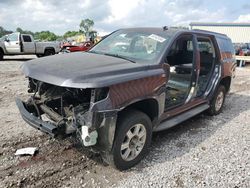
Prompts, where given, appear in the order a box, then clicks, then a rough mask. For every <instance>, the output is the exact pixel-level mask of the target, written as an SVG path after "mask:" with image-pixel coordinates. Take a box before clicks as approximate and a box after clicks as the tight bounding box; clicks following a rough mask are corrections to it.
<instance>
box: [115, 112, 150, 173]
mask: <svg viewBox="0 0 250 188" xmlns="http://www.w3.org/2000/svg"><path fill="white" fill-rule="evenodd" d="M151 138H152V123H151V120H150V119H149V117H148V116H147V115H146V114H144V113H143V112H140V111H136V110H130V111H127V113H124V114H122V117H120V118H119V120H118V123H117V131H116V135H115V141H114V145H113V150H112V152H113V159H114V165H115V166H116V168H118V169H119V170H126V169H129V168H131V167H133V166H134V165H136V164H137V163H138V162H140V161H141V160H142V158H143V157H144V156H145V155H146V153H147V149H148V147H149V146H150V143H151Z"/></svg>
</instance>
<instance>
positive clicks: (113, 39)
mask: <svg viewBox="0 0 250 188" xmlns="http://www.w3.org/2000/svg"><path fill="white" fill-rule="evenodd" d="M152 30H153V29H152ZM152 30H150V29H149V31H147V29H144V30H143V29H139V30H136V29H135V30H132V29H123V30H118V31H116V32H114V33H113V34H111V35H110V36H108V37H107V38H105V39H103V40H102V41H101V42H100V43H98V44H97V45H96V46H94V47H93V48H92V49H91V50H90V51H89V52H92V53H99V54H105V55H110V56H115V57H120V58H124V59H127V60H130V61H132V62H136V63H137V62H138V63H148V64H151V63H155V62H156V61H157V59H158V58H159V57H160V55H161V54H162V52H163V50H164V49H165V47H166V45H167V43H168V41H169V39H170V37H171V36H172V35H173V33H174V32H169V31H163V30H160V29H154V30H153V31H152Z"/></svg>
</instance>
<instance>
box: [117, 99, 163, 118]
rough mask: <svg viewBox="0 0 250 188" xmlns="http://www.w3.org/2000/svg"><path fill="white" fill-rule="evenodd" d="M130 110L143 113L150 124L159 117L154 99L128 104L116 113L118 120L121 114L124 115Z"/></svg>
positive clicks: (157, 105)
mask: <svg viewBox="0 0 250 188" xmlns="http://www.w3.org/2000/svg"><path fill="white" fill-rule="evenodd" d="M131 109H134V110H138V111H141V112H143V113H145V114H146V115H147V116H148V117H149V118H150V120H151V121H152V123H153V122H154V121H155V120H157V119H158V116H159V104H158V101H157V100H156V99H155V98H147V99H143V100H139V101H136V102H134V103H131V104H129V105H128V106H126V107H125V108H123V109H122V110H121V111H119V112H118V118H119V116H120V115H121V114H124V113H126V111H128V110H131Z"/></svg>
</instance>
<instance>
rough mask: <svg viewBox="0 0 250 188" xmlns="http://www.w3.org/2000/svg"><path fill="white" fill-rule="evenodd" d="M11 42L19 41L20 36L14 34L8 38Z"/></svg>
mask: <svg viewBox="0 0 250 188" xmlns="http://www.w3.org/2000/svg"><path fill="white" fill-rule="evenodd" d="M8 39H9V41H18V34H17V33H12V34H10V35H9V36H8Z"/></svg>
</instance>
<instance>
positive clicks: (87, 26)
mask: <svg viewBox="0 0 250 188" xmlns="http://www.w3.org/2000/svg"><path fill="white" fill-rule="evenodd" d="M94 24H95V23H94V21H93V20H91V19H88V18H87V19H84V20H81V23H80V32H81V33H84V34H86V33H88V32H89V31H91V30H92V28H93V26H94Z"/></svg>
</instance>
